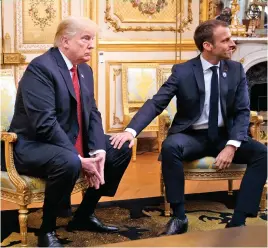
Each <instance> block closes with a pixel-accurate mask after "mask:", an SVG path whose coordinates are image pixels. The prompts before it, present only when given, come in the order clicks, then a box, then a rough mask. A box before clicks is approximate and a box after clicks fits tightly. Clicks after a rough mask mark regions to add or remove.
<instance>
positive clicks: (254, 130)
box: [250, 111, 263, 141]
mask: <svg viewBox="0 0 268 248" xmlns="http://www.w3.org/2000/svg"><path fill="white" fill-rule="evenodd" d="M250 123H251V124H252V125H251V126H250V133H251V135H252V137H253V139H255V140H257V141H260V140H261V138H260V131H261V128H260V126H261V124H262V123H263V117H262V116H261V115H258V113H257V112H255V111H250Z"/></svg>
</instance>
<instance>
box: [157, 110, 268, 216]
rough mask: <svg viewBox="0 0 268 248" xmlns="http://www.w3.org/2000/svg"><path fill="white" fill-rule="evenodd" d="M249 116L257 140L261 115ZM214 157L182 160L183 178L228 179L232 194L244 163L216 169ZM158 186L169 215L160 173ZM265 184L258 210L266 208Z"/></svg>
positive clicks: (243, 170)
mask: <svg viewBox="0 0 268 248" xmlns="http://www.w3.org/2000/svg"><path fill="white" fill-rule="evenodd" d="M250 114H251V116H250V133H251V136H252V137H253V139H256V140H258V138H259V133H260V125H261V123H262V122H263V119H262V116H259V115H257V113H256V112H254V111H251V113H250ZM169 125H170V122H169V123H168V120H165V121H164V122H163V123H162V126H164V128H165V129H164V131H163V133H164V136H165V137H166V136H167V133H168V129H169ZM214 161H215V158H213V157H204V158H201V159H197V160H194V161H191V162H184V163H183V166H184V175H185V180H197V181H213V180H228V194H229V195H232V194H233V180H240V179H242V177H243V175H244V173H245V170H246V164H234V163H232V164H231V166H230V167H229V168H228V169H226V170H224V171H217V170H216V167H215V165H214V164H213V163H214ZM160 188H161V194H162V196H163V197H164V214H165V216H170V204H169V203H167V201H166V195H165V185H164V181H163V175H162V173H161V177H160ZM266 197H267V185H265V186H264V190H263V193H262V198H261V202H260V211H264V210H265V209H266V203H267V199H266Z"/></svg>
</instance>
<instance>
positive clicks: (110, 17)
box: [104, 0, 193, 32]
mask: <svg viewBox="0 0 268 248" xmlns="http://www.w3.org/2000/svg"><path fill="white" fill-rule="evenodd" d="M176 1H177V0H176ZM179 2H181V1H179ZM176 6H177V5H176ZM180 9H181V7H180ZM187 11H188V13H187V17H185V16H184V13H183V10H181V13H175V16H176V14H177V20H181V23H179V24H178V26H177V27H176V25H175V23H176V19H175V18H174V20H173V22H172V24H173V25H170V26H164V25H163V26H154V25H152V24H153V23H150V24H151V25H150V26H141V25H138V26H137V25H136V26H130V25H129V26H123V25H121V23H122V22H121V21H120V19H121V20H122V19H123V17H122V16H120V17H119V18H118V16H117V17H116V16H115V15H114V13H112V5H111V0H106V7H105V18H104V20H105V23H108V24H109V26H110V27H111V28H112V29H113V31H114V32H124V31H149V32H150V31H172V32H175V31H178V32H184V31H185V29H187V28H188V26H189V24H191V23H192V21H193V13H192V0H188V7H187ZM134 22H137V23H140V24H144V23H147V24H148V22H150V21H134ZM154 22H155V21H154ZM158 22H159V23H163V22H164V21H162V22H161V21H158Z"/></svg>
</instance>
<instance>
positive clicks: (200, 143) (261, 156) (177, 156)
mask: <svg viewBox="0 0 268 248" xmlns="http://www.w3.org/2000/svg"><path fill="white" fill-rule="evenodd" d="M227 141H228V139H227V135H226V133H225V131H224V130H221V131H220V138H219V139H218V141H217V142H216V143H214V144H212V143H211V142H209V140H208V138H207V131H206V130H190V131H187V132H184V133H177V134H172V135H170V136H168V137H167V138H166V140H165V141H164V142H163V144H162V152H161V154H162V172H163V178H164V183H165V187H166V196H167V201H168V202H170V203H180V202H184V171H183V164H182V161H192V160H195V159H199V158H202V157H205V156H212V157H217V155H218V154H219V153H220V152H221V151H222V150H223V148H224V147H225V145H226V143H227ZM233 162H234V163H237V164H247V169H246V172H245V175H244V177H243V179H242V182H241V186H240V191H239V195H238V199H237V203H236V209H235V210H238V211H242V212H245V213H247V214H249V215H253V216H256V214H257V212H258V207H259V203H260V199H261V194H262V190H263V186H264V184H265V181H266V178H267V168H266V165H267V149H266V146H264V145H263V144H261V143H259V142H257V141H255V140H253V139H251V138H249V140H248V141H247V142H242V144H241V146H240V148H238V150H237V151H236V152H235V156H234V159H233Z"/></svg>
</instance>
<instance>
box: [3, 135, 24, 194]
mask: <svg viewBox="0 0 268 248" xmlns="http://www.w3.org/2000/svg"><path fill="white" fill-rule="evenodd" d="M1 141H4V142H5V162H6V169H7V174H8V177H9V179H10V181H11V182H12V183H13V184H14V185H15V187H16V188H17V191H18V192H23V193H25V192H26V191H28V190H29V187H28V185H27V183H26V181H25V180H24V179H23V178H22V177H21V176H20V175H19V173H18V172H17V170H16V167H15V165H14V156H13V144H14V142H16V141H17V134H15V133H11V132H1Z"/></svg>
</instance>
